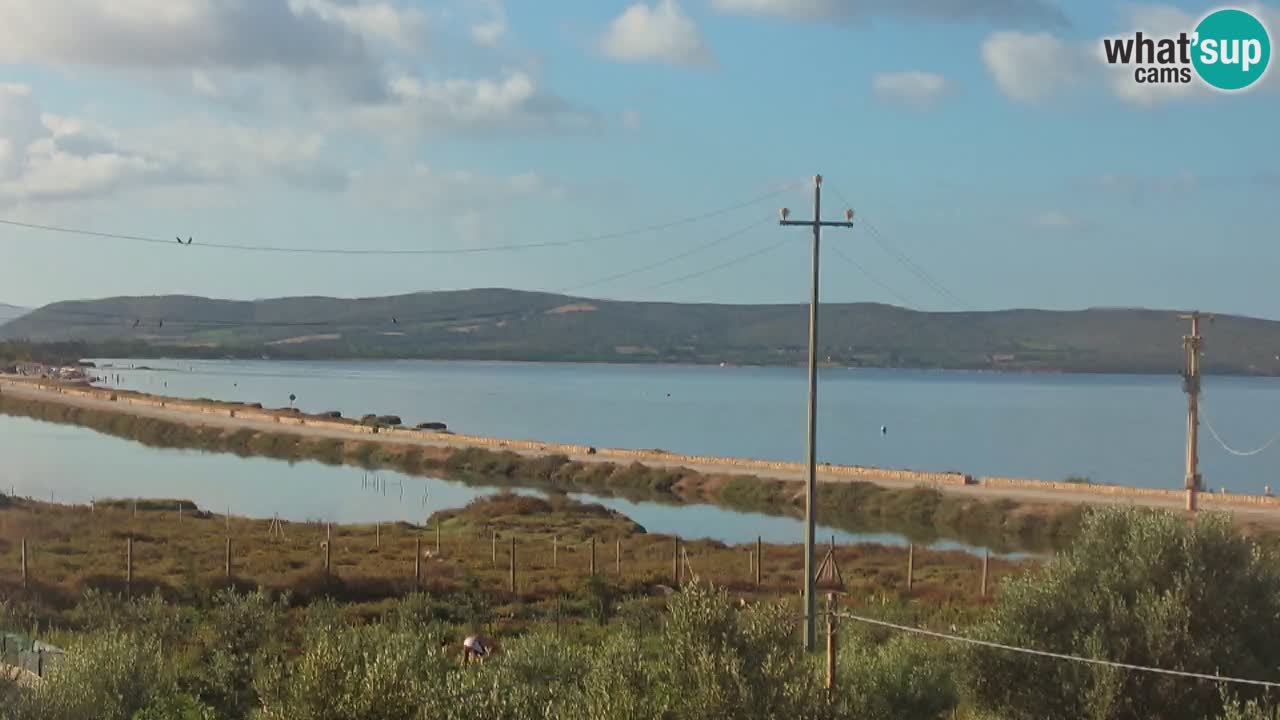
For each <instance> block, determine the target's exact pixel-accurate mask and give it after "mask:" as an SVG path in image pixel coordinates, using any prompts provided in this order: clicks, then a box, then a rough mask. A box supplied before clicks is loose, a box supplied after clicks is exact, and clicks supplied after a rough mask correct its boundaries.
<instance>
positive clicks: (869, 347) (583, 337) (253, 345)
mask: <svg viewBox="0 0 1280 720" xmlns="http://www.w3.org/2000/svg"><path fill="white" fill-rule="evenodd" d="M807 323H808V319H807V308H806V307H805V306H804V305H714V304H696V305H695V304H676V303H649V302H627V301H613V300H595V299H586V298H574V297H567V296H563V295H553V294H548V293H537V292H523V291H515V290H499V289H484V290H465V291H456V292H436V293H417V294H412V295H398V296H392V297H380V298H361V299H339V298H328V297H295V298H282V299H274V300H261V301H254V302H239V301H229V300H210V299H206V298H198V297H189V296H163V297H121V298H108V299H102V300H90V301H77V302H63V303H56V304H53V305H49V306H47V307H44V308H40V309H38V310H34V311H32V312H31V313H30V314H28V315H26V316H23V317H21V318H18V319H17V320H14V321H12V322H9V323H7V324H5V325H3V326H0V339H10V340H17V339H25V340H31V341H35V342H52V341H83V342H85V343H89V344H91V345H97V346H99V347H98V349H101V347H100V345H101V344H102V343H111V345H112V347H111V349H112V350H115V351H116V352H117V353H119V352H120V351H127V352H128V354H133V355H138V354H144V353H147V352H150V353H152V354H155V353H162V354H171V355H186V356H192V355H201V356H210V357H223V356H249V357H259V356H263V355H266V356H271V357H281V358H321V357H326V358H328V357H332V358H341V357H364V358H378V357H385V358H436V359H483V360H561V361H596V362H684V363H721V362H727V363H731V364H763V365H798V364H802V363H803V362H804V361H805V359H806V352H807V351H806V348H807V339H806V338H807ZM135 325H136V327H135ZM1184 332H1186V323H1185V322H1184V321H1179V320H1178V319H1177V313H1176V311H1172V310H1162V311H1155V310H1136V309H1093V310H1082V311H1070V312H1056V311H1043V310H1002V311H995V312H956V313H930V312H916V311H912V310H906V309H903V308H897V307H892V306H887V305H878V304H869V303H855V304H830V305H824V306H823V308H822V324H821V356H822V358H823V359H824V360H827V359H828V358H829V362H830V363H832V364H837V365H850V366H858V365H864V366H877V367H922V368H996V369H1019V370H1045V371H1076V372H1151V373H1173V372H1178V371H1179V370H1180V368H1181V364H1182V350H1181V337H1182V334H1183V333H1184ZM1205 334H1206V342H1207V353H1206V357H1205V368H1206V370H1207V371H1209V372H1218V373H1247V374H1265V375H1272V374H1280V359H1278V358H1277V356H1280V322H1273V321H1269V320H1259V319H1253V318H1244V317H1233V316H1223V317H1219V318H1218V319H1217V321H1216V322H1215V323H1214V324H1212V325H1206V330H1205ZM156 346H158V347H156ZM92 350H93V348H92V347H90V348H88V349H87V351H89V352H92Z"/></svg>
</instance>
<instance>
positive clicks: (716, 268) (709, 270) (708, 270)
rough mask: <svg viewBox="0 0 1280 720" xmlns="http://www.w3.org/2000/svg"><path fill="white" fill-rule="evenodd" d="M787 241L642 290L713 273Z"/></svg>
mask: <svg viewBox="0 0 1280 720" xmlns="http://www.w3.org/2000/svg"><path fill="white" fill-rule="evenodd" d="M788 242H791V238H783V239H782V240H780V241H778V242H776V243H773V244H772V245H767V246H765V247H762V248H759V249H757V250H753V251H751V252H749V253H746V254H745V255H739V256H737V257H734V258H731V259H730V260H727V261H725V262H722V263H720V264H719V265H714V266H712V267H709V268H703V269H702V270H697V271H694V272H691V273H689V274H688V275H681V276H680V277H677V278H672V279H670V280H667V281H665V282H660V283H657V284H655V285H650V286H648V287H646V288H644V290H657V289H658V288H664V287H667V286H669V285H675V284H676V283H681V282H684V281H685V280H693V279H694V278H699V277H702V276H703V275H709V274H711V273H713V272H716V271H719V270H723V269H725V268H727V267H731V266H733V265H737V264H738V263H741V262H745V261H747V260H750V259H751V258H753V257H756V256H759V255H763V254H765V253H767V252H770V251H773V250H777V249H778V248H780V247H782V246H783V245H785V244H787V243H788Z"/></svg>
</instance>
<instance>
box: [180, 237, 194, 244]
mask: <svg viewBox="0 0 1280 720" xmlns="http://www.w3.org/2000/svg"><path fill="white" fill-rule="evenodd" d="M177 240H178V244H179V245H190V244H191V238H187V241H186V242H182V238H177Z"/></svg>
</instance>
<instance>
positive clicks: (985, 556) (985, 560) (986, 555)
mask: <svg viewBox="0 0 1280 720" xmlns="http://www.w3.org/2000/svg"><path fill="white" fill-rule="evenodd" d="M990 562H991V552H990V551H989V550H983V551H982V597H986V596H987V565H988V564H990Z"/></svg>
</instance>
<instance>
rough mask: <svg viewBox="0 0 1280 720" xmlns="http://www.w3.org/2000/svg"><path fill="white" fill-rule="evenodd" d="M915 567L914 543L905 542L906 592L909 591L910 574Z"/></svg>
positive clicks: (913, 571)
mask: <svg viewBox="0 0 1280 720" xmlns="http://www.w3.org/2000/svg"><path fill="white" fill-rule="evenodd" d="M915 569H916V545H915V543H907V592H911V581H912V576H913V575H914V574H915Z"/></svg>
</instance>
